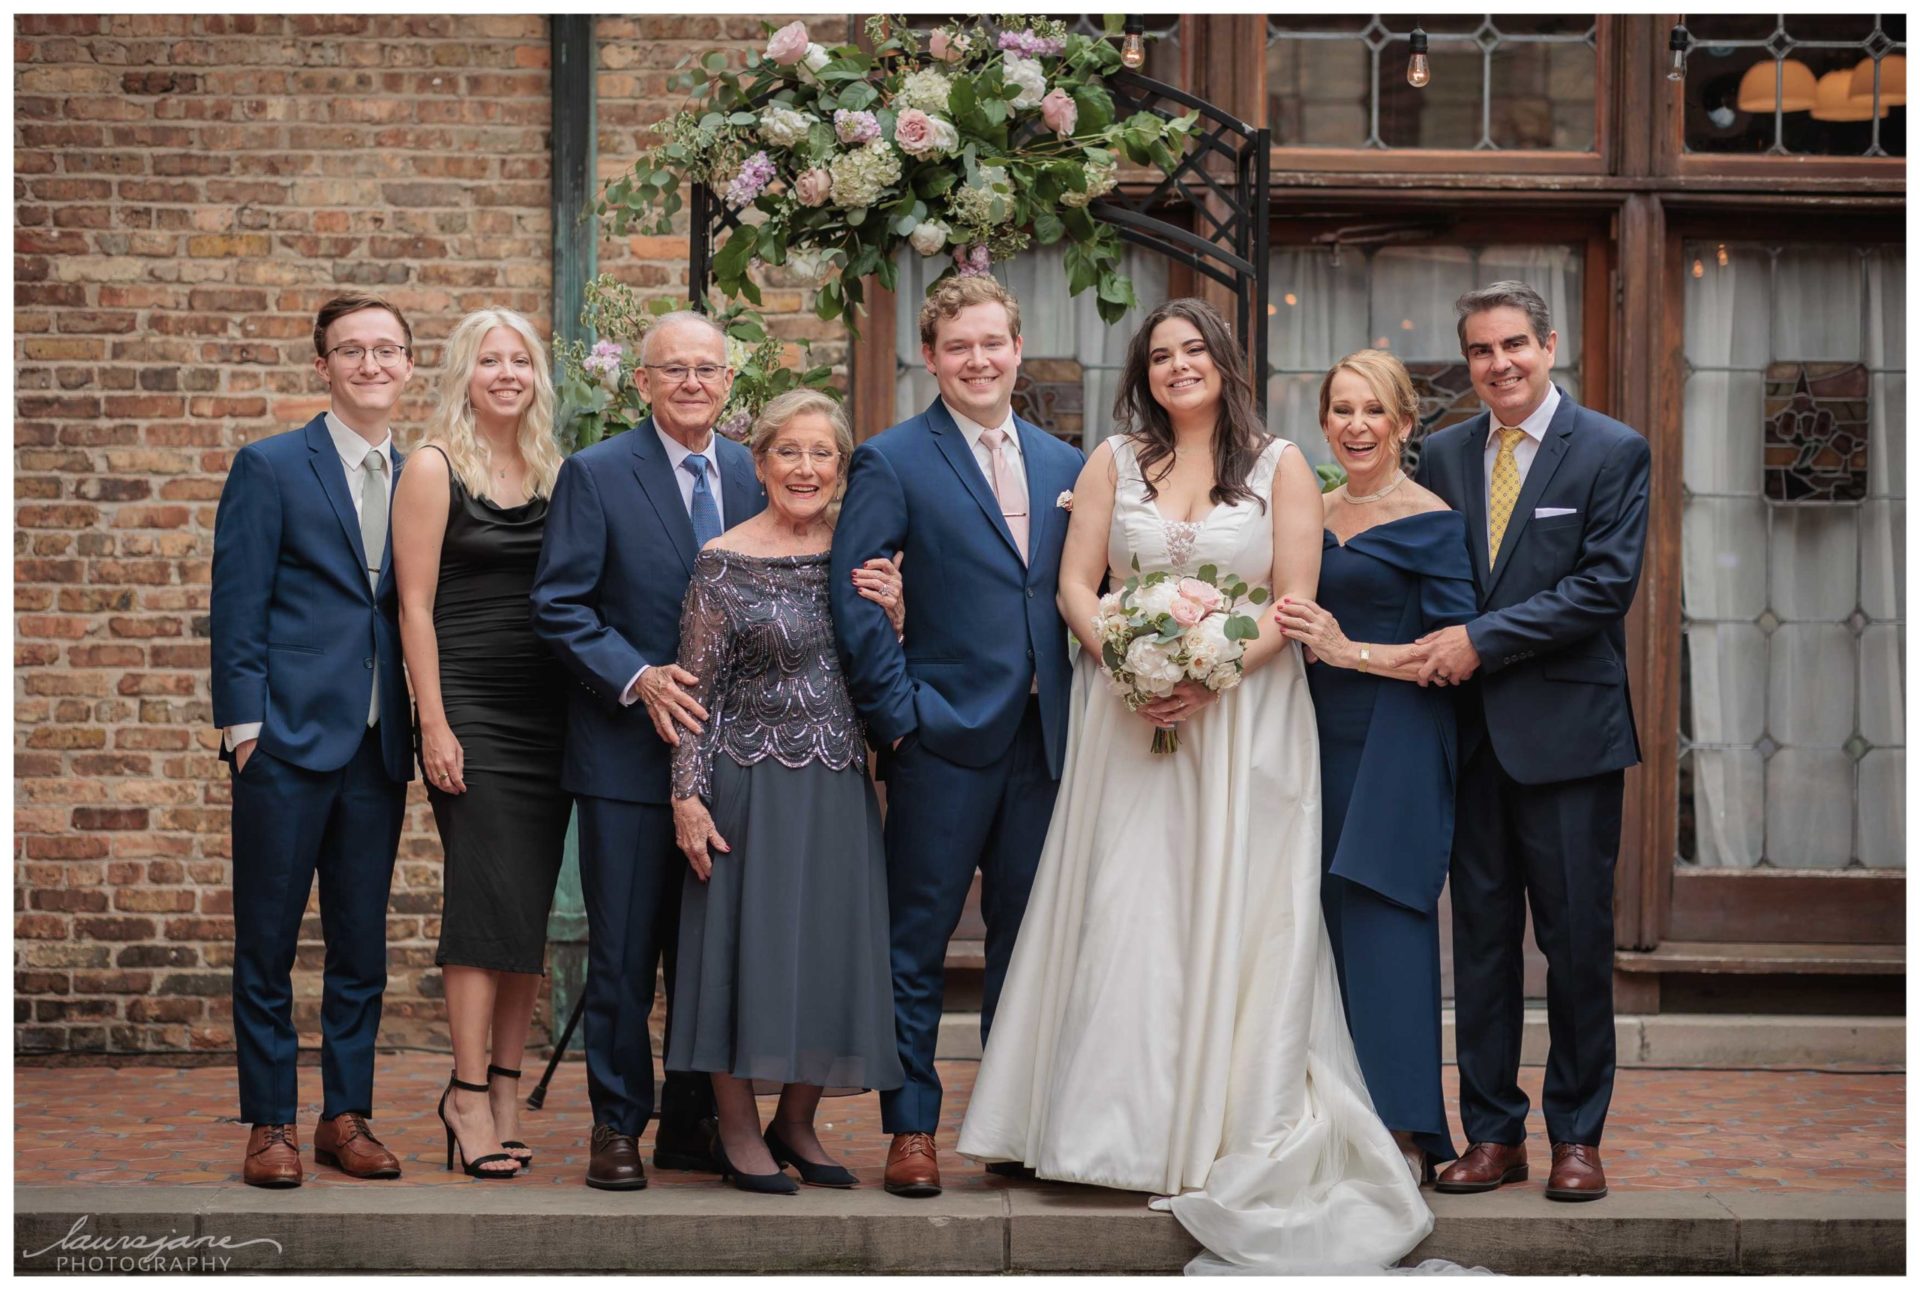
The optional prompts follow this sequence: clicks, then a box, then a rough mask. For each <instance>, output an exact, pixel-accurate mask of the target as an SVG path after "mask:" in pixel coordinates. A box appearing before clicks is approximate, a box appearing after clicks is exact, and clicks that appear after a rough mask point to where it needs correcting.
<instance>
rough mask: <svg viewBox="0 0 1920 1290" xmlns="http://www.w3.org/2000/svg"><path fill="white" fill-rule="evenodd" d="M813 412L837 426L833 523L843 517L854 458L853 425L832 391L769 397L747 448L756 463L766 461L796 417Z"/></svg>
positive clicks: (829, 509) (830, 507) (830, 505)
mask: <svg viewBox="0 0 1920 1290" xmlns="http://www.w3.org/2000/svg"><path fill="white" fill-rule="evenodd" d="M809 412H817V413H819V414H820V415H821V416H823V417H825V418H826V419H827V424H828V425H830V426H832V427H833V446H834V448H835V450H837V451H838V453H839V454H840V471H839V477H838V479H837V480H836V481H835V484H834V490H833V500H832V501H830V502H828V503H827V523H829V524H832V523H835V522H836V521H838V520H839V518H840V499H841V498H843V497H845V496H846V494H847V463H848V462H849V461H851V460H852V459H853V427H852V426H850V425H848V424H847V414H846V412H845V411H843V410H842V409H841V407H840V404H839V401H838V400H836V399H835V398H834V397H833V396H832V395H830V394H822V393H821V392H820V391H819V390H813V389H806V388H804V387H803V388H801V389H797V390H788V391H787V392H786V393H785V394H782V395H779V396H778V397H776V398H772V399H769V400H767V405H766V406H765V407H763V408H761V409H760V415H759V416H757V417H755V418H754V421H753V429H752V430H751V431H749V432H748V434H747V451H749V452H751V453H752V454H753V459H754V460H755V461H756V462H758V461H763V460H764V459H765V458H766V455H767V453H768V451H769V450H771V449H772V447H773V441H774V440H775V439H776V438H778V437H779V435H780V432H781V431H782V430H785V429H786V428H787V427H788V426H790V425H792V424H793V422H794V420H795V419H796V418H798V417H803V416H805V415H807V414H808V413H809Z"/></svg>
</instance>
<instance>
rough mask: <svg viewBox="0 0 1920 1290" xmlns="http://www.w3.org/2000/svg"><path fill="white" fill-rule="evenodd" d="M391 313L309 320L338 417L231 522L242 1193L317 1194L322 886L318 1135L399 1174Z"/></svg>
mask: <svg viewBox="0 0 1920 1290" xmlns="http://www.w3.org/2000/svg"><path fill="white" fill-rule="evenodd" d="M412 339H413V333H412V332H411V330H410V329H409V328H408V326H407V320H406V318H405V317H404V316H403V315H402V314H401V313H400V311H399V310H398V309H396V308H395V307H394V306H393V305H392V304H390V303H388V302H387V301H385V300H381V299H379V298H378V297H375V296H366V295H350V296H340V297H337V298H335V299H333V300H330V301H328V302H327V303H326V304H325V305H324V306H323V307H322V308H321V310H320V312H319V315H318V316H317V317H316V318H315V319H314V326H313V348H314V355H315V357H314V360H313V366H314V371H315V372H316V373H317V374H318V375H319V377H320V379H321V380H322V381H323V382H325V384H326V387H327V395H328V400H327V402H328V407H327V410H326V411H325V412H323V413H322V414H320V415H319V416H317V417H315V418H313V420H312V421H309V422H308V423H307V424H306V426H304V427H303V428H301V429H299V430H292V431H289V432H287V433H285V434H278V435H273V436H270V437H268V438H265V439H261V440H259V441H257V442H255V443H250V444H247V445H246V446H245V447H243V448H241V449H240V450H239V451H238V452H237V453H235V454H234V457H233V464H232V466H231V467H230V468H229V470H228V473H227V482H226V485H225V487H223V488H222V489H221V491H220V509H219V512H218V515H217V517H216V519H215V521H214V533H213V589H212V604H211V635H212V671H213V676H212V681H213V685H212V690H213V720H214V724H215V725H217V726H219V727H221V732H222V738H221V750H220V756H221V759H222V760H223V761H225V762H227V763H228V765H229V766H230V767H231V768H232V785H231V787H232V795H233V1034H234V1046H235V1048H236V1050H237V1056H238V1059H239V1076H240V1079H239V1084H240V1090H239V1091H240V1118H241V1119H242V1120H244V1121H246V1122H247V1123H248V1124H249V1125H251V1126H252V1129H251V1132H250V1133H249V1136H248V1139H247V1148H246V1155H245V1157H244V1160H243V1163H242V1178H243V1179H244V1180H245V1181H246V1182H247V1183H250V1184H252V1185H253V1186H256V1187H297V1186H299V1185H300V1183H301V1179H302V1173H301V1166H300V1146H299V1139H298V1136H297V1133H296V1129H295V1125H294V1116H295V1112H296V1110H297V1108H298V1107H299V1105H300V1095H299V1086H298V1084H299V1082H298V1070H297V1059H298V1057H299V1051H300V1046H299V1036H298V1034H297V1032H296V1031H295V1029H294V1024H293V963H294V951H295V948H296V943H297V942H298V940H299V938H300V924H301V920H302V918H303V917H304V915H305V913H306V908H307V893H308V891H309V890H310V889H311V888H312V886H313V883H314V878H315V875H316V874H317V875H318V877H319V881H320V934H321V937H322V939H324V940H325V941H326V949H327V953H326V966H325V969H324V977H323V980H324V984H323V987H322V993H321V999H320V1036H321V1044H320V1083H321V1088H322V1090H323V1100H322V1103H321V1111H320V1116H321V1118H320V1122H319V1124H318V1125H317V1126H316V1127H315V1129H314V1135H313V1148H314V1151H313V1154H314V1159H315V1160H316V1161H317V1162H318V1163H320V1164H325V1165H331V1166H333V1167H334V1168H337V1169H339V1170H340V1171H341V1172H342V1173H344V1174H347V1175H348V1176H350V1177H354V1178H397V1177H399V1176H400V1162H399V1161H398V1160H397V1159H396V1158H395V1157H394V1154H393V1153H392V1152H391V1151H389V1150H387V1148H386V1147H384V1146H382V1145H381V1144H380V1142H379V1140H378V1139H376V1138H375V1137H374V1136H373V1134H372V1132H371V1131H370V1130H369V1128H368V1126H367V1118H368V1117H369V1116H371V1115H372V1114H373V1044H374V1038H375V1036H376V1034H377V1033H378V1031H379V1029H380V1004H381V998H382V995H383V994H384V992H385V990H386V985H387V923H386V919H387V889H388V886H389V884H390V882H391V880H392V877H393V861H394V853H395V851H396V850H397V849H398V847H399V845H400V825H401V821H402V819H403V818H404V815H405V812H406V798H407V781H408V780H409V779H411V778H412V777H413V760H412V756H411V753H410V742H411V741H410V739H409V727H410V726H411V724H412V723H411V720H410V717H409V713H408V708H407V683H406V678H405V677H404V676H403V675H402V671H401V654H400V637H399V622H398V619H397V617H396V614H397V602H396V600H395V590H394V580H393V570H392V568H391V561H390V560H389V559H388V558H387V552H388V548H389V546H390V542H389V537H388V535H389V531H390V529H389V525H388V522H387V516H388V511H389V509H390V507H389V502H390V499H391V497H392V495H393V481H394V479H395V477H396V476H398V475H399V473H400V469H401V466H402V464H403V462H404V460H405V459H404V457H403V456H402V454H400V453H398V452H396V451H394V447H393V434H392V431H391V426H392V420H393V415H394V412H395V410H396V408H397V407H398V405H399V402H400V395H401V392H402V391H403V390H404V389H405V388H406V384H407V380H408V378H409V377H411V376H412V375H413V358H412V350H411V345H412Z"/></svg>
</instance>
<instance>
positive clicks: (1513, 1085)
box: [1449, 740, 1626, 1146]
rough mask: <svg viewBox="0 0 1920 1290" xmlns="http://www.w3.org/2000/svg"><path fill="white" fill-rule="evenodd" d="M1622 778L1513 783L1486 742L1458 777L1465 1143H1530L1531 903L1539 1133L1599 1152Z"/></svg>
mask: <svg viewBox="0 0 1920 1290" xmlns="http://www.w3.org/2000/svg"><path fill="white" fill-rule="evenodd" d="M1625 782H1626V776H1625V772H1623V771H1618V770H1613V771H1606V772H1604V773H1602V774H1599V775H1591V776H1588V777H1586V778H1583V779H1571V780H1563V781H1560V782H1557V783H1551V784H1521V783H1519V782H1517V781H1516V780H1514V778H1513V777H1512V776H1511V775H1509V774H1507V772H1506V770H1505V769H1504V768H1503V767H1502V766H1501V765H1500V762H1499V759H1498V758H1497V757H1495V756H1494V751H1493V745H1492V744H1491V743H1490V742H1488V741H1485V740H1482V741H1481V742H1480V745H1479V747H1478V748H1476V749H1475V750H1474V751H1473V753H1472V754H1471V756H1469V757H1468V759H1467V763H1466V765H1465V767H1464V768H1463V769H1462V771H1461V775H1460V794H1459V811H1458V813H1457V814H1456V816H1455V817H1454V843H1453V863H1452V867H1451V869H1450V870H1449V881H1451V882H1452V884H1453V971H1454V989H1453V993H1454V1010H1455V1014H1456V1018H1457V1021H1458V1026H1459V1033H1460V1035H1461V1036H1462V1042H1461V1043H1460V1044H1459V1065H1460V1119H1461V1127H1462V1128H1464V1129H1465V1130H1466V1133H1467V1141H1469V1142H1500V1143H1505V1144H1507V1145H1510V1146H1511V1145H1516V1144H1518V1143H1522V1142H1525V1141H1526V1137H1527V1127H1526V1121H1527V1109H1528V1107H1527V1095H1526V1094H1525V1093H1523V1092H1521V1091H1520V1085H1519V1083H1518V1077H1519V1073H1520V1038H1521V1028H1522V1023H1523V1013H1522V996H1523V993H1524V991H1523V989H1522V984H1521V980H1522V978H1521V972H1522V967H1521V959H1520V954H1521V949H1520V945H1521V938H1522V936H1523V935H1524V932H1523V928H1524V925H1525V922H1526V909H1527V905H1528V904H1529V903H1531V905H1532V907H1533V932H1534V940H1535V941H1536V942H1537V943H1538V945H1539V946H1540V952H1541V953H1542V954H1544V955H1545V956H1546V959H1547V1031H1548V1041H1549V1044H1548V1050H1547V1073H1546V1080H1545V1086H1544V1088H1543V1090H1542V1097H1541V1109H1542V1110H1543V1111H1544V1112H1545V1114H1546V1120H1547V1134H1548V1137H1549V1138H1550V1139H1551V1140H1552V1141H1554V1142H1573V1143H1585V1144H1587V1145H1589V1146H1598V1145H1600V1134H1601V1131H1602V1130H1603V1129H1604V1128H1605V1127H1606V1122H1607V1104H1608V1103H1609V1102H1610V1101H1611V1100H1612V1097H1613V1069H1614V1042H1613V865H1614V858H1615V856H1617V855H1618V854H1619V851H1620V804H1621V793H1622V790H1623V788H1624V786H1625ZM1468 1037H1471V1040H1470V1042H1469V1040H1468Z"/></svg>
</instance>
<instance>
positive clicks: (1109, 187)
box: [1060, 162, 1120, 206]
mask: <svg viewBox="0 0 1920 1290" xmlns="http://www.w3.org/2000/svg"><path fill="white" fill-rule="evenodd" d="M1119 182H1120V168H1119V167H1118V166H1116V165H1114V164H1112V163H1111V162H1108V163H1105V164H1101V165H1092V166H1088V167H1087V190H1086V191H1085V192H1084V193H1075V192H1065V193H1061V194H1060V204H1061V205H1062V206H1085V205H1086V204H1087V203H1088V202H1091V201H1092V200H1093V199H1094V198H1096V197H1105V196H1106V195H1107V194H1108V193H1110V192H1112V191H1113V189H1114V185H1115V184H1117V183H1119Z"/></svg>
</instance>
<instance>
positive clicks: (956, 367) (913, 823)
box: [831, 275, 1081, 1196]
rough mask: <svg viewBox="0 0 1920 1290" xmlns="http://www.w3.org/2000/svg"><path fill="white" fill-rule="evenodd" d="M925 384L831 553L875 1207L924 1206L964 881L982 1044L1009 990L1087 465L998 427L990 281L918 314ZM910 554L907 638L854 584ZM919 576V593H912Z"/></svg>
mask: <svg viewBox="0 0 1920 1290" xmlns="http://www.w3.org/2000/svg"><path fill="white" fill-rule="evenodd" d="M920 341H921V350H920V352H921V356H922V357H923V358H924V359H925V361H926V364H927V370H928V371H930V372H932V373H933V375H934V376H935V377H936V378H937V379H938V381H939V383H940V397H939V398H938V399H936V400H934V402H933V403H932V404H931V405H929V406H928V408H927V410H926V411H925V412H922V413H921V414H920V415H918V416H915V417H911V418H909V419H907V420H906V421H903V422H901V423H900V424H899V425H896V426H893V427H892V428H890V429H888V430H887V431H885V432H884V433H882V434H879V435H876V436H875V437H874V438H873V439H871V440H869V441H868V442H866V443H864V444H862V445H861V446H860V447H859V448H858V449H857V450H856V451H855V452H854V454H853V462H852V465H851V467H850V468H849V470H848V473H847V493H846V500H845V503H844V505H843V506H842V509H841V512H840V521H839V525H838V527H837V528H836V529H835V532H834V539H833V579H832V584H831V585H832V596H833V617H834V626H835V629H836V631H837V632H838V635H839V639H840V653H841V655H842V658H843V659H844V661H845V665H846V677H847V686H848V689H849V690H850V691H851V692H852V695H853V700H854V703H855V705H856V706H857V707H858V708H859V710H860V715H861V717H862V718H863V719H864V720H865V722H866V724H867V733H868V735H869V737H870V738H871V739H872V740H873V741H874V743H875V744H876V745H877V746H878V747H879V748H880V750H881V761H882V767H883V771H884V774H885V776H886V780H887V823H886V847H887V900H888V907H889V910H890V913H891V921H892V944H893V948H892V961H893V1000H894V1025H895V1030H896V1035H897V1039H898V1042H899V1046H900V1063H901V1065H902V1067H904V1068H905V1071H906V1083H905V1084H904V1085H903V1086H902V1087H901V1088H899V1089H897V1090H894V1091H892V1092H886V1093H882V1094H881V1095H880V1110H881V1118H882V1126H883V1127H884V1128H885V1130H886V1131H887V1132H888V1133H890V1134H892V1135H893V1143H892V1146H891V1148H890V1150H889V1151H888V1153H887V1169H886V1188H887V1190H888V1191H890V1192H893V1193H895V1194H897V1195H903V1196H934V1195H938V1194H939V1192H940V1168H939V1161H938V1158H937V1156H936V1154H935V1148H934V1140H933V1134H934V1131H935V1130H936V1129H937V1128H938V1127H939V1123H940V1077H939V1075H937V1074H936V1073H935V1071H934V1066H933V1056H934V1041H935V1039H936V1037H937V1035H938V1033H939V1029H940V1006H941V995H942V991H943V986H944V983H945V961H946V951H947V939H948V937H950V936H952V935H953V929H954V928H955V927H956V926H957V925H958V924H959V921H960V915H961V912H962V910H963V909H964V907H965V905H966V899H967V890H968V888H969V887H970V886H971V885H972V882H973V874H974V870H975V869H978V870H979V871H980V877H981V913H982V914H983V915H984V916H985V920H986V925H987V969H986V982H985V1000H984V1002H983V1005H982V1008H981V1013H980V1030H981V1036H982V1038H983V1039H984V1038H985V1035H986V1032H987V1030H988V1028H989V1027H991V1026H992V1024H993V1011H994V1005H995V1003H996V1002H997V1001H998V1000H999V997H1000V984H1001V982H1002V981H1003V980H1004V979H1005V978H1006V973H1007V963H1008V960H1009V958H1010V957H1011V955H1012V953H1013V942H1014V937H1015V935H1016V934H1017V933H1018V932H1019V930H1020V918H1021V915H1022V914H1023V913H1025V911H1026V907H1027V893H1028V891H1029V890H1030V889H1031V887H1032V886H1033V874H1034V867H1035V865H1036V864H1037V862H1038V861H1039V858H1040V846H1041V843H1042V842H1044V841H1045V840H1046V834H1047V822H1048V819H1049V818H1050V817H1051V815H1052V813H1053V799H1054V795H1055V793H1056V792H1057V791H1058V789H1059V786H1060V771H1061V766H1062V763H1063V760H1064V758H1065V755H1066V742H1067V704H1068V678H1069V670H1068V663H1067V638H1066V629H1065V627H1064V625H1063V624H1062V623H1061V621H1060V615H1059V612H1058V611H1057V609H1056V608H1055V606H1054V594H1055V582H1056V579H1057V577H1058V574H1059V568H1060V545H1061V543H1062V541H1063V540H1064V539H1065V537H1066V532H1067V511H1066V510H1065V509H1064V508H1062V507H1060V506H1059V505H1057V504H1056V501H1057V499H1058V498H1059V497H1060V496H1061V495H1062V494H1063V493H1065V492H1067V490H1070V489H1071V488H1072V487H1073V484H1074V480H1075V479H1076V478H1078V476H1079V473H1080V465H1081V454H1080V452H1079V450H1078V449H1076V448H1073V447H1070V446H1068V445H1067V444H1064V443H1062V442H1060V441H1059V440H1058V439H1055V438H1054V437H1053V436H1051V435H1049V434H1048V433H1047V432H1046V431H1044V430H1041V429H1040V428H1039V427H1037V426H1035V425H1032V424H1030V423H1029V422H1026V421H1023V420H1021V419H1020V418H1019V417H1016V416H1014V415H1013V407H1012V403H1013V384H1014V380H1015V378H1016V376H1018V374H1019V370H1020V349H1021V345H1020V305H1019V303H1018V302H1017V301H1016V300H1015V299H1014V298H1013V296H1012V295H1011V294H1009V293H1008V292H1007V290H1006V288H1004V287H1002V286H1001V285H1000V284H999V283H998V282H996V281H995V280H994V279H992V278H990V277H987V276H985V275H978V276H967V277H953V278H949V279H947V280H946V281H944V282H942V283H941V284H940V285H939V286H937V287H936V288H934V290H933V292H932V293H931V294H930V295H929V296H928V298H927V302H926V304H925V305H924V306H923V307H922V308H921V310H920ZM902 552H903V553H904V555H905V564H904V572H905V574H906V576H907V578H908V580H910V581H912V582H913V583H914V586H913V590H912V592H911V594H909V595H908V596H907V598H906V599H907V621H906V629H905V632H904V636H896V635H895V634H894V631H893V628H892V627H891V626H890V625H889V623H888V621H887V618H886V615H885V612H884V611H883V610H882V609H881V607H880V606H879V605H877V604H875V603H874V602H872V601H870V600H867V599H863V598H862V597H861V596H860V595H859V594H858V591H857V589H856V588H855V587H854V585H853V571H854V570H855V569H858V568H860V567H861V566H862V565H863V564H864V563H865V562H866V561H868V560H869V559H873V558H876V557H878V558H887V557H891V556H893V555H895V554H896V553H902ZM916 571H917V572H916Z"/></svg>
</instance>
